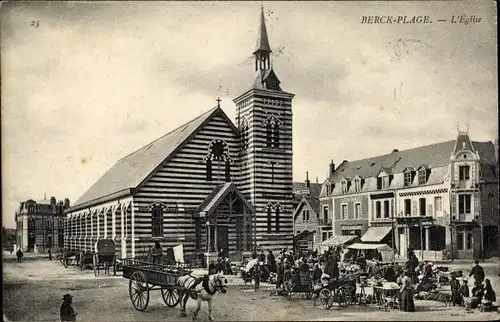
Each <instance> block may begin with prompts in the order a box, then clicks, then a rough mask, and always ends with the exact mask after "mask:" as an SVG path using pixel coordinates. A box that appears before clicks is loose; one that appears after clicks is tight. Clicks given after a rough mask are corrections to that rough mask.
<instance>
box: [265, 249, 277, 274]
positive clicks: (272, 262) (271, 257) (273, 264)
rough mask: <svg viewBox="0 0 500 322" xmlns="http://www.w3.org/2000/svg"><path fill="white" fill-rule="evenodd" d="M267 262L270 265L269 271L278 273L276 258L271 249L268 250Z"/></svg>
mask: <svg viewBox="0 0 500 322" xmlns="http://www.w3.org/2000/svg"><path fill="white" fill-rule="evenodd" d="M267 264H268V265H269V271H271V272H273V273H276V259H275V258H274V255H273V252H272V251H270V250H268V251H267Z"/></svg>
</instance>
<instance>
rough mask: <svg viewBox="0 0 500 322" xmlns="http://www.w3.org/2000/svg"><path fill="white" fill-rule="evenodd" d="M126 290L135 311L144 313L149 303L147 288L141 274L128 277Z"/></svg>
mask: <svg viewBox="0 0 500 322" xmlns="http://www.w3.org/2000/svg"><path fill="white" fill-rule="evenodd" d="M128 290H129V294H130V300H131V301H132V304H133V305H134V307H135V309H136V310H138V311H144V310H145V309H146V308H147V307H148V303H149V287H148V282H147V281H146V276H144V273H143V272H141V271H137V272H134V273H133V274H132V276H130V283H129V288H128Z"/></svg>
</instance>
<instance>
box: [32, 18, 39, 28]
mask: <svg viewBox="0 0 500 322" xmlns="http://www.w3.org/2000/svg"><path fill="white" fill-rule="evenodd" d="M38 26H40V20H37V21H35V20H31V27H35V28H38Z"/></svg>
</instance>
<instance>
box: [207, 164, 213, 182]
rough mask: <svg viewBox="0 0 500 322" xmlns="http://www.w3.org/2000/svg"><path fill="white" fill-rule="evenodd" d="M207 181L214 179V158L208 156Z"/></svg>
mask: <svg viewBox="0 0 500 322" xmlns="http://www.w3.org/2000/svg"><path fill="white" fill-rule="evenodd" d="M207 181H212V160H211V159H210V158H207Z"/></svg>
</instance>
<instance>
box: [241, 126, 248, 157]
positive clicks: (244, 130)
mask: <svg viewBox="0 0 500 322" xmlns="http://www.w3.org/2000/svg"><path fill="white" fill-rule="evenodd" d="M248 134H249V133H248V122H247V121H246V120H243V125H242V126H241V149H242V150H246V149H248Z"/></svg>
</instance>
